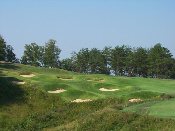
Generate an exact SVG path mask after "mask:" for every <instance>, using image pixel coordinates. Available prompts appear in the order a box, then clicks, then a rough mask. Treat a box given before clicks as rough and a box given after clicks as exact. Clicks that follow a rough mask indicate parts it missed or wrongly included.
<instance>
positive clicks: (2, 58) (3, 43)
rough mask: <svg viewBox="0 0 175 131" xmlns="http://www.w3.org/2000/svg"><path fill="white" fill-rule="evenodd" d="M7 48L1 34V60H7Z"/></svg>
mask: <svg viewBox="0 0 175 131" xmlns="http://www.w3.org/2000/svg"><path fill="white" fill-rule="evenodd" d="M5 49H6V42H5V41H4V39H3V38H2V36H1V35H0V60H1V61H4V60H5V55H6V52H5Z"/></svg>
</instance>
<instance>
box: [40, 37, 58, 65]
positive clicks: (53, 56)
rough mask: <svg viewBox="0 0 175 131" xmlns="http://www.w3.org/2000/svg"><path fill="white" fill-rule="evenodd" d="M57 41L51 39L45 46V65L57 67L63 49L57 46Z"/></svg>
mask: <svg viewBox="0 0 175 131" xmlns="http://www.w3.org/2000/svg"><path fill="white" fill-rule="evenodd" d="M55 43H56V41H55V40H53V39H50V40H49V41H48V42H47V43H46V44H45V47H44V51H45V52H44V55H43V63H44V66H45V67H51V68H55V67H58V64H59V54H60V52H61V49H60V48H58V47H57V46H55Z"/></svg>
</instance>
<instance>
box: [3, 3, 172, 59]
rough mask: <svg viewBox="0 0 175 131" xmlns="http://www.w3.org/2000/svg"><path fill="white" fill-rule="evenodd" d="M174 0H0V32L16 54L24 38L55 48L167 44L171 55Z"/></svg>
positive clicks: (25, 41)
mask: <svg viewBox="0 0 175 131" xmlns="http://www.w3.org/2000/svg"><path fill="white" fill-rule="evenodd" d="M174 7H175V0H0V10H1V11H0V34H1V35H2V36H3V38H4V39H5V41H6V42H7V44H10V45H12V46H13V48H14V52H15V54H16V55H17V57H18V58H21V56H22V55H23V51H24V46H25V44H30V43H32V42H35V43H36V44H38V45H45V42H47V41H48V40H49V39H54V40H56V41H57V44H56V45H57V46H58V47H59V48H61V50H62V52H61V54H60V59H64V58H69V57H70V56H71V52H72V51H76V52H78V51H79V50H80V49H81V48H86V47H87V48H89V49H91V48H94V47H96V48H98V49H103V48H104V47H105V46H112V47H113V48H114V47H115V46H117V45H123V44H125V45H130V46H131V47H140V46H142V47H146V48H150V47H153V46H154V45H155V44H157V43H161V44H162V46H164V47H167V48H168V49H169V50H170V52H171V53H172V54H173V55H174V56H175V8H174Z"/></svg>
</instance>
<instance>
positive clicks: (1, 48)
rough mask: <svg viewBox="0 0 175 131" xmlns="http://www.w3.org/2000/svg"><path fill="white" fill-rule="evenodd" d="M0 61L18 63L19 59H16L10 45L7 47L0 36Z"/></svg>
mask: <svg viewBox="0 0 175 131" xmlns="http://www.w3.org/2000/svg"><path fill="white" fill-rule="evenodd" d="M0 61H7V62H16V63H19V59H17V58H16V55H15V53H13V47H12V46H11V45H7V44H6V42H5V40H4V39H3V37H2V36H1V35H0Z"/></svg>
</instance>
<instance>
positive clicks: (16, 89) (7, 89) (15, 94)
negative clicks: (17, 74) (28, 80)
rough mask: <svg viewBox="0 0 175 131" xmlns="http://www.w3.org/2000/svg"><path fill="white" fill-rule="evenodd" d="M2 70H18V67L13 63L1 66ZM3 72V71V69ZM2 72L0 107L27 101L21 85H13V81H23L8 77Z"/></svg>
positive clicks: (0, 75)
mask: <svg viewBox="0 0 175 131" xmlns="http://www.w3.org/2000/svg"><path fill="white" fill-rule="evenodd" d="M0 68H6V69H9V68H10V69H17V68H18V67H17V66H15V65H13V64H11V63H4V64H2V63H1V64H0ZM1 70H2V69H1ZM1 70H0V106H3V105H9V104H12V103H21V102H23V101H25V98H24V93H25V92H24V90H23V89H22V88H21V87H20V85H17V84H13V83H12V81H21V80H19V79H17V78H14V77H6V76H5V74H3V73H2V71H1Z"/></svg>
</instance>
